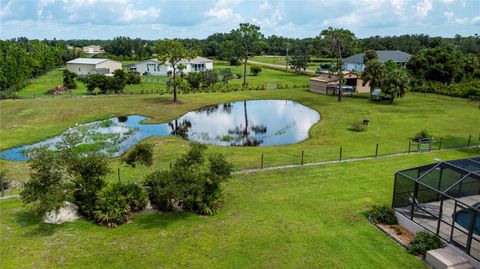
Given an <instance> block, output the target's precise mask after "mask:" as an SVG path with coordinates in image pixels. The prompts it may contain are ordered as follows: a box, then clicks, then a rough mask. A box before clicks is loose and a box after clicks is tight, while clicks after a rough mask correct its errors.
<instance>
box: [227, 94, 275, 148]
mask: <svg viewBox="0 0 480 269" xmlns="http://www.w3.org/2000/svg"><path fill="white" fill-rule="evenodd" d="M243 114H244V118H245V126H236V127H235V128H234V129H231V130H228V134H230V135H233V137H232V139H231V143H230V144H231V145H232V146H258V145H260V144H262V143H263V139H257V138H256V137H255V135H256V134H264V133H266V132H267V126H265V125H252V126H251V127H250V128H248V113H247V101H243Z"/></svg>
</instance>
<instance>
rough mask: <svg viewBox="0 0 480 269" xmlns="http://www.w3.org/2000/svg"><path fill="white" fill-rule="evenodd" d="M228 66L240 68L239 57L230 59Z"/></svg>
mask: <svg viewBox="0 0 480 269" xmlns="http://www.w3.org/2000/svg"><path fill="white" fill-rule="evenodd" d="M228 64H229V65H232V66H239V65H240V60H239V59H238V58H237V57H230V59H228Z"/></svg>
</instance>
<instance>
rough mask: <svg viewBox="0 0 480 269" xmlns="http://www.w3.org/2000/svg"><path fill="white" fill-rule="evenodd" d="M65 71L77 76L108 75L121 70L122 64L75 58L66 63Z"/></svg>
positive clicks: (105, 60)
mask: <svg viewBox="0 0 480 269" xmlns="http://www.w3.org/2000/svg"><path fill="white" fill-rule="evenodd" d="M67 69H68V71H70V72H73V73H75V74H77V75H79V76H85V75H88V74H95V73H97V74H104V75H108V74H111V73H113V72H114V71H115V70H117V69H122V64H121V63H119V62H116V61H112V60H109V59H95V58H77V59H74V60H71V61H68V62H67Z"/></svg>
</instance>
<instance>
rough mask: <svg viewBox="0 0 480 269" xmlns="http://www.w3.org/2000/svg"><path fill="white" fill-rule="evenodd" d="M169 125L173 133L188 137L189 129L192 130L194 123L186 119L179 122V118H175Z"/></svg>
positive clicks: (184, 137)
mask: <svg viewBox="0 0 480 269" xmlns="http://www.w3.org/2000/svg"><path fill="white" fill-rule="evenodd" d="M168 126H170V128H171V129H172V132H171V134H172V135H174V136H178V137H181V138H183V139H187V138H188V130H190V128H191V127H192V123H191V122H190V121H189V120H186V119H185V120H183V121H181V122H178V120H174V121H173V122H169V123H168Z"/></svg>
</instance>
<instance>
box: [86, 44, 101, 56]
mask: <svg viewBox="0 0 480 269" xmlns="http://www.w3.org/2000/svg"><path fill="white" fill-rule="evenodd" d="M83 52H84V53H88V54H98V53H102V52H103V49H102V47H100V46H97V45H88V46H85V47H83Z"/></svg>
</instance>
